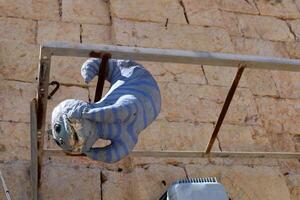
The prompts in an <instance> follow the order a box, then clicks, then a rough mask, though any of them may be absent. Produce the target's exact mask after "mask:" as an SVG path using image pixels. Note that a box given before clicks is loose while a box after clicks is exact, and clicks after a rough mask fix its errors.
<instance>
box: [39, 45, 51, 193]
mask: <svg viewBox="0 0 300 200" xmlns="http://www.w3.org/2000/svg"><path fill="white" fill-rule="evenodd" d="M50 65H51V53H50V52H49V51H46V50H43V47H41V50H40V63H39V71H38V88H37V112H36V114H37V150H38V151H37V158H36V159H37V163H38V164H37V191H38V192H37V199H39V189H40V186H41V171H42V161H43V148H44V133H45V121H46V112H47V101H48V86H49V75H50Z"/></svg>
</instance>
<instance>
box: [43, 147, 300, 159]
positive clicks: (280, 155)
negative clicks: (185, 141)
mask: <svg viewBox="0 0 300 200" xmlns="http://www.w3.org/2000/svg"><path fill="white" fill-rule="evenodd" d="M44 155H45V156H70V155H69V154H66V153H65V152H63V151H62V150H56V149H45V150H44ZM130 156H135V157H157V158H162V157H177V158H207V157H211V158H213V157H216V158H217V157H219V158H237V157H238V158H277V159H300V153H297V152H230V151H223V152H218V151H212V152H210V153H209V154H206V152H205V151H133V152H131V154H130Z"/></svg>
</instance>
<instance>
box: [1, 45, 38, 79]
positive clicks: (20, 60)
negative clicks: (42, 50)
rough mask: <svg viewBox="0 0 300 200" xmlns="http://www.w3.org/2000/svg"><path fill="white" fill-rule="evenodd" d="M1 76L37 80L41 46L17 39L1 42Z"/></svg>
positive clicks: (2, 77)
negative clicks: (17, 40) (24, 42)
mask: <svg viewBox="0 0 300 200" xmlns="http://www.w3.org/2000/svg"><path fill="white" fill-rule="evenodd" d="M0 46H1V49H0V58H1V59H0V68H1V70H0V78H1V79H12V80H22V81H29V82H33V81H35V77H36V76H37V69H38V59H39V47H38V46H37V45H31V44H22V43H19V42H15V41H5V42H0Z"/></svg>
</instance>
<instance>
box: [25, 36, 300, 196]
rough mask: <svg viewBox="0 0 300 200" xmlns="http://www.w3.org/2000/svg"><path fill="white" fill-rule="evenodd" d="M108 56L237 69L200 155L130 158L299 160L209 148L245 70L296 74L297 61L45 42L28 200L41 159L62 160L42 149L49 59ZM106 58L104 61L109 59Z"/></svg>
mask: <svg viewBox="0 0 300 200" xmlns="http://www.w3.org/2000/svg"><path fill="white" fill-rule="evenodd" d="M107 55H109V57H111V58H116V59H132V60H137V61H152V62H173V63H186V64H199V65H211V66H224V67H226V66H227V67H228V66H230V67H237V68H238V70H237V74H236V76H235V79H234V81H233V83H232V86H231V87H230V89H229V92H228V95H227V97H226V100H225V102H224V105H223V108H222V110H221V113H220V115H219V118H218V120H217V123H216V125H215V129H214V131H213V133H212V136H211V138H210V140H209V142H208V144H207V147H206V149H205V150H204V151H133V152H132V153H131V156H143V157H185V158H191V157H193V158H206V157H221V158H232V157H239V158H275V159H300V153H299V152H235V151H232V152H224V151H223V152H212V151H211V149H212V146H213V144H214V141H215V139H216V137H217V135H218V132H219V130H220V127H221V125H222V122H223V119H224V118H225V115H226V113H227V110H228V108H229V105H230V102H231V100H232V97H233V95H234V93H235V90H236V88H237V86H238V83H239V80H240V78H241V76H242V73H243V71H244V69H245V68H256V69H268V70H284V71H298V72H300V60H296V59H285V58H274V57H260V56H248V55H238V54H224V53H211V52H197V51H184V50H172V49H155V48H138V47H126V46H112V45H85V44H71V43H62V42H49V43H46V44H43V45H42V46H41V48H40V58H39V70H38V87H37V96H36V98H34V99H33V100H32V101H31V104H30V124H31V126H30V128H31V183H32V197H33V199H34V200H37V199H39V189H40V185H41V170H42V161H43V155H53V156H63V155H66V154H65V153H64V152H63V151H61V150H53V149H44V135H45V123H46V122H45V119H46V111H47V101H48V96H49V95H48V87H49V75H50V65H51V57H52V56H73V57H100V58H104V57H105V56H107ZM109 57H108V58H107V59H109Z"/></svg>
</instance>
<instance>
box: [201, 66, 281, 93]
mask: <svg viewBox="0 0 300 200" xmlns="http://www.w3.org/2000/svg"><path fill="white" fill-rule="evenodd" d="M236 71H237V68H228V67H217V66H204V72H205V76H206V77H207V80H208V84H209V85H219V86H231V84H232V82H233V79H234V77H235V74H236ZM239 86H240V87H248V88H249V89H250V90H251V92H252V93H253V94H254V95H269V96H278V92H277V88H276V85H275V82H274V80H273V77H272V73H270V71H266V70H256V69H246V70H245V71H244V73H243V76H242V78H241V80H240V83H239Z"/></svg>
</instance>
